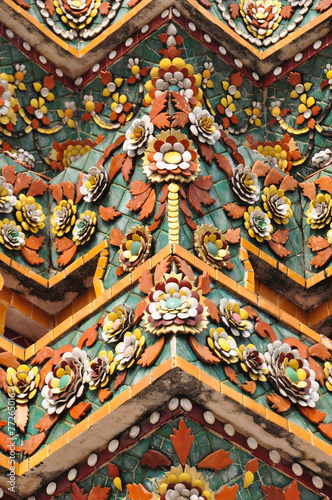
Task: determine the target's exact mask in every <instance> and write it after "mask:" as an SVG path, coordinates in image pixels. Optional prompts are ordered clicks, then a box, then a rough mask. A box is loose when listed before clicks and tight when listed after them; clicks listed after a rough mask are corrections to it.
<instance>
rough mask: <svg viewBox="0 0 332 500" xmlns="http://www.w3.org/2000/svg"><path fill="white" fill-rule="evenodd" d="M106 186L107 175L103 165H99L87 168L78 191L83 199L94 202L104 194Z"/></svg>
mask: <svg viewBox="0 0 332 500" xmlns="http://www.w3.org/2000/svg"><path fill="white" fill-rule="evenodd" d="M108 188H109V183H108V175H107V173H106V170H105V169H104V167H103V166H102V165H100V167H91V168H89V170H88V173H87V174H84V175H83V180H82V186H81V187H80V192H81V194H82V195H83V200H84V201H87V202H88V203H90V202H93V203H96V202H97V201H98V200H100V199H101V198H102V197H103V196H105V194H106V193H107V190H108Z"/></svg>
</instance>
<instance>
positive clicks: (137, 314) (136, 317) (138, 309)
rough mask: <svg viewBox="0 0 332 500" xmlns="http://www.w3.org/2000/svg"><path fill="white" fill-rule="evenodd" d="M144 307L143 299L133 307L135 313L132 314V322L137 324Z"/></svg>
mask: <svg viewBox="0 0 332 500" xmlns="http://www.w3.org/2000/svg"><path fill="white" fill-rule="evenodd" d="M145 309H146V302H145V299H142V300H141V301H140V302H139V303H138V304H137V306H136V309H135V315H134V323H135V325H137V323H138V322H139V321H140V319H141V317H142V316H143V313H144V311H145Z"/></svg>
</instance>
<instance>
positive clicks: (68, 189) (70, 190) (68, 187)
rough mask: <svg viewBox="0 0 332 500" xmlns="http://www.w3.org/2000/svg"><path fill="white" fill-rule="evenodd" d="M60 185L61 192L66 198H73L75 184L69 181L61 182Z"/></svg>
mask: <svg viewBox="0 0 332 500" xmlns="http://www.w3.org/2000/svg"><path fill="white" fill-rule="evenodd" d="M60 186H61V187H62V191H63V194H64V195H65V196H66V198H68V200H74V199H75V191H76V188H75V184H74V183H73V182H71V181H66V182H61V183H60Z"/></svg>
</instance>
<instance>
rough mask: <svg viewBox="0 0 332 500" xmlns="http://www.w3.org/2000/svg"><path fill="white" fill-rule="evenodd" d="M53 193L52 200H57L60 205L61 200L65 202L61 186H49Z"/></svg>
mask: <svg viewBox="0 0 332 500" xmlns="http://www.w3.org/2000/svg"><path fill="white" fill-rule="evenodd" d="M48 188H49V189H50V191H51V193H52V198H53V200H55V201H56V202H57V203H58V204H59V203H60V201H61V200H63V194H62V189H61V186H59V184H50V185H49V186H48Z"/></svg>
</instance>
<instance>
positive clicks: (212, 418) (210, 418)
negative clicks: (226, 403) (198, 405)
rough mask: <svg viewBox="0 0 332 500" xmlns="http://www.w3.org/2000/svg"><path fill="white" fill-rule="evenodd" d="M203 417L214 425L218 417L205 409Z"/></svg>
mask: <svg viewBox="0 0 332 500" xmlns="http://www.w3.org/2000/svg"><path fill="white" fill-rule="evenodd" d="M203 418H204V420H205V422H206V423H207V424H209V425H213V424H214V423H215V421H216V417H215V416H214V415H213V413H212V412H211V411H205V412H204V413H203Z"/></svg>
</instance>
